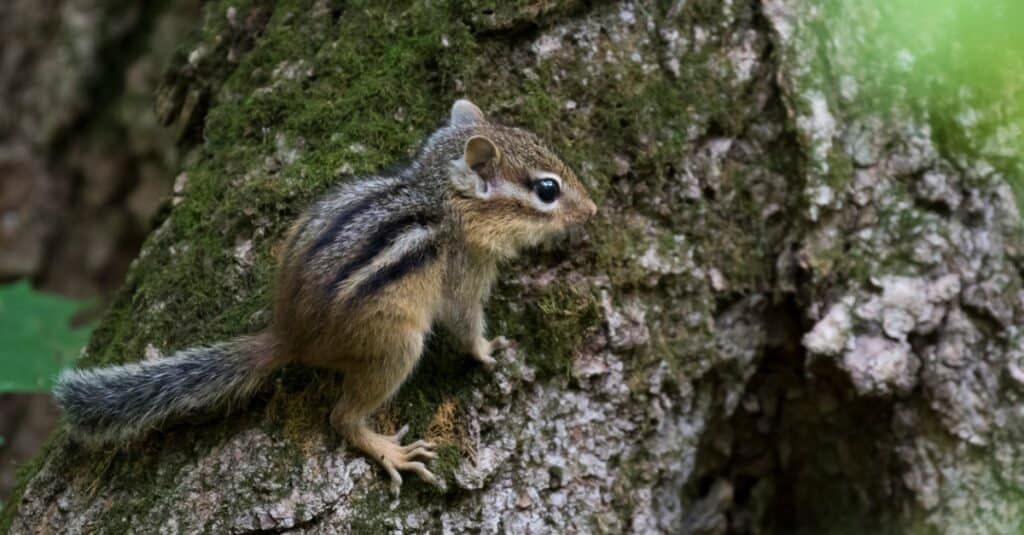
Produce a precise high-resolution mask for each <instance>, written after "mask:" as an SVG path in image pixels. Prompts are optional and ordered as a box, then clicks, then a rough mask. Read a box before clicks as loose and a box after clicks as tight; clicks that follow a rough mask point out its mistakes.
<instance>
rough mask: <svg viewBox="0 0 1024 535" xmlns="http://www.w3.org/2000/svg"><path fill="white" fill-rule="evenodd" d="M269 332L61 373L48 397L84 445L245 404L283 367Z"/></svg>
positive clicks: (133, 434)
mask: <svg viewBox="0 0 1024 535" xmlns="http://www.w3.org/2000/svg"><path fill="white" fill-rule="evenodd" d="M274 353H276V347H275V344H274V343H273V340H272V339H271V335H270V334H261V335H256V336H250V337H244V338H240V339H237V340H234V341H232V342H226V343H222V344H217V345H213V346H209V347H199V348H193V349H186V350H184V351H180V352H178V353H175V354H174V355H171V356H170V357H167V358H163V359H159V360H151V361H144V362H138V363H132V364H125V365H121V366H111V367H108V368H98V369H91V370H68V371H65V372H64V373H62V374H61V376H60V377H59V378H58V379H57V386H56V387H54V391H53V393H54V395H55V396H56V398H57V404H58V405H60V407H61V409H63V411H64V414H66V415H67V419H68V422H69V423H70V425H71V429H72V432H73V435H74V436H75V437H76V438H78V439H81V440H84V441H86V442H90V443H107V442H118V441H126V440H129V439H132V438H134V437H137V436H139V435H141V434H143V433H145V432H146V431H149V430H151V429H153V428H155V427H157V426H158V425H160V424H161V423H163V422H164V421H165V420H168V419H170V418H174V417H180V416H184V415H187V414H189V413H191V412H194V411H197V410H199V409H206V408H212V407H217V406H223V405H226V404H229V403H231V402H235V401H240V400H243V399H247V398H248V397H249V396H250V395H251V394H252V393H253V392H254V391H255V390H256V389H257V388H259V386H260V384H261V383H262V382H263V379H264V378H266V376H267V375H268V374H269V373H270V372H272V371H273V370H274V369H276V368H277V367H279V366H280V365H281V364H282V362H281V361H280V359H279V357H277V356H276V355H274Z"/></svg>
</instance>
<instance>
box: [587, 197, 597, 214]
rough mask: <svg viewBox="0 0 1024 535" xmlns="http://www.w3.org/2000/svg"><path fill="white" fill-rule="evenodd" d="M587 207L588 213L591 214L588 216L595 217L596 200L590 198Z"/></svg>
mask: <svg viewBox="0 0 1024 535" xmlns="http://www.w3.org/2000/svg"><path fill="white" fill-rule="evenodd" d="M586 207H587V213H588V214H589V215H588V217H594V216H595V215H597V204H595V203H594V201H591V200H588V201H587V204H586Z"/></svg>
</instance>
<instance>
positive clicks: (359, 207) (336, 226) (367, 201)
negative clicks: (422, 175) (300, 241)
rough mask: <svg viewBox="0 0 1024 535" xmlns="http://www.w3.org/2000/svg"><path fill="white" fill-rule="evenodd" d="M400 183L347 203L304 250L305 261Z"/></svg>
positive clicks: (389, 193) (310, 258)
mask: <svg viewBox="0 0 1024 535" xmlns="http://www.w3.org/2000/svg"><path fill="white" fill-rule="evenodd" d="M402 185H403V183H402V182H396V183H395V184H392V185H390V186H389V187H386V188H384V189H382V190H380V191H375V192H373V193H370V194H369V195H366V196H365V197H363V198H362V199H360V200H359V202H357V203H355V204H352V205H349V207H348V208H346V209H345V210H342V212H341V213H340V214H338V215H337V216H335V217H334V220H333V221H331V226H330V227H328V228H327V230H326V231H324V233H323V234H321V235H320V238H318V239H317V240H316V243H314V244H313V246H312V247H310V248H309V250H308V251H306V263H308V262H309V261H310V260H312V259H313V257H314V256H316V254H317V253H319V252H320V251H322V250H323V249H324V248H325V247H327V246H328V245H330V244H331V243H332V242H334V241H335V240H336V239H337V237H338V234H339V233H340V232H341V231H342V230H344V228H345V225H346V224H348V223H349V222H350V221H351V220H352V218H353V217H355V216H357V215H359V214H361V213H362V212H365V211H366V210H367V209H368V208H370V207H371V206H373V205H375V204H379V203H380V201H381V200H383V199H384V198H385V197H387V196H389V195H393V194H394V190H395V189H397V188H398V187H400V186H402Z"/></svg>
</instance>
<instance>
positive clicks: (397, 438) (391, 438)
mask: <svg viewBox="0 0 1024 535" xmlns="http://www.w3.org/2000/svg"><path fill="white" fill-rule="evenodd" d="M408 432H409V425H408V424H406V425H403V426H402V428H401V429H399V430H398V432H397V433H395V434H393V435H388V436H387V437H385V438H386V439H387V440H388V442H391V443H392V444H399V445H400V444H401V443H402V437H404V436H405V434H406V433H408Z"/></svg>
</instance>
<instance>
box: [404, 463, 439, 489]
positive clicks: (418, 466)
mask: <svg viewBox="0 0 1024 535" xmlns="http://www.w3.org/2000/svg"><path fill="white" fill-rule="evenodd" d="M399 468H401V469H402V470H410V471H413V472H416V475H418V476H420V479H422V480H423V481H426V482H427V483H430V484H432V485H437V484H438V482H437V477H436V476H434V474H432V473H431V472H430V470H427V467H426V465H424V464H423V463H420V462H412V463H404V464H401V465H399Z"/></svg>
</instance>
